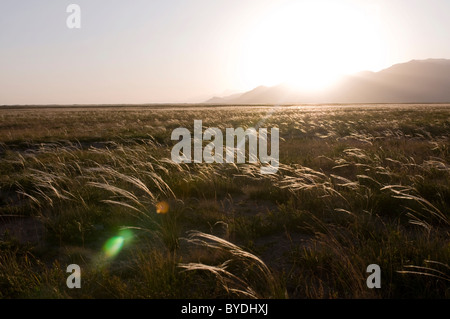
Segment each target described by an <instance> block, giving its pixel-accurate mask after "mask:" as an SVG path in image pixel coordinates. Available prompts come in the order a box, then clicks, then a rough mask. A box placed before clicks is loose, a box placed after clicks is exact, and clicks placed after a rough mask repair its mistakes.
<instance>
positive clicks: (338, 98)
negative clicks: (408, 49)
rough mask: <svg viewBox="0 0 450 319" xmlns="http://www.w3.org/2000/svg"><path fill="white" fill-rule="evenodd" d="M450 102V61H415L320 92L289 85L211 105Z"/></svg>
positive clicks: (260, 89) (225, 98)
mask: <svg viewBox="0 0 450 319" xmlns="http://www.w3.org/2000/svg"><path fill="white" fill-rule="evenodd" d="M445 102H450V60H448V59H427V60H412V61H409V62H406V63H400V64H395V65H393V66H391V67H389V68H387V69H384V70H381V71H379V72H370V71H364V72H360V73H356V74H353V75H347V76H345V77H343V78H342V79H341V80H340V81H338V82H337V83H335V84H334V85H332V86H330V87H328V88H326V89H323V90H320V91H315V92H312V91H307V90H294V89H292V88H290V87H289V86H288V85H285V84H280V85H276V86H271V87H267V86H259V87H257V88H255V89H253V90H251V91H248V92H244V93H237V94H233V95H228V96H223V97H213V98H211V99H209V100H207V101H206V102H205V103H208V104H291V103H445Z"/></svg>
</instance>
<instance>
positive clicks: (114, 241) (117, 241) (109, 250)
mask: <svg viewBox="0 0 450 319" xmlns="http://www.w3.org/2000/svg"><path fill="white" fill-rule="evenodd" d="M132 238H133V233H132V232H131V230H129V229H126V228H125V229H121V230H120V232H119V235H118V236H114V237H112V238H110V239H108V241H107V242H106V243H105V245H104V246H103V251H104V252H105V255H106V257H108V258H112V257H115V256H116V255H117V254H118V253H119V252H120V251H121V250H122V248H123V247H124V245H125V244H127V243H129V242H130V241H131V239H132Z"/></svg>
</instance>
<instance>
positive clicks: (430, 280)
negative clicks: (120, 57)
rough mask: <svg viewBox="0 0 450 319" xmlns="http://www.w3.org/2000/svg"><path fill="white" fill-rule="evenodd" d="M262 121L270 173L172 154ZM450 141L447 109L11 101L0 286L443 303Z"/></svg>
mask: <svg viewBox="0 0 450 319" xmlns="http://www.w3.org/2000/svg"><path fill="white" fill-rule="evenodd" d="M262 119H264V122H263V125H262V126H263V127H268V128H270V127H278V128H279V130H280V137H281V141H280V163H281V164H280V169H279V171H278V173H277V174H274V175H261V174H260V170H259V166H258V165H253V164H237V165H235V164H176V163H174V162H172V161H171V160H170V151H171V148H172V146H173V145H174V142H173V141H171V140H170V137H171V132H172V130H173V129H175V128H177V127H186V128H188V129H190V130H191V131H192V130H193V122H194V120H202V121H203V125H204V126H205V127H218V128H220V129H221V130H222V131H224V130H225V128H227V127H244V128H248V127H252V126H254V125H256V124H257V123H260V121H261V120H262ZM449 148H450V106H448V105H443V104H439V105H339V106H338V105H335V106H324V105H320V106H286V107H272V106H251V107H250V106H236V107H205V106H191V107H188V106H184V107H180V106H173V107H170V106H166V107H151V106H149V107H145V106H142V107H140V106H139V107H138V106H135V107H131V106H127V107H113V106H109V107H64V108H58V107H52V108H48V107H47V108H46V107H22V108H17V109H15V108H13V107H10V108H8V107H3V108H1V109H0V173H1V174H0V297H1V298H449V297H450V266H449V263H450V262H449V261H450V236H449V235H450V151H449ZM164 203H167V205H168V211H167V212H165V207H164V205H165V204H164ZM124 229H126V230H127V232H126V234H127V235H123V234H124ZM111 238H113V240H114V238H115V239H117V238H119V239H120V241H121V244H123V247H116V248H117V251H114V252H112V251H111V249H109V250H108V249H105V244H106V243H107V242H110V241H111ZM118 248H121V250H120V251H119V249H118ZM114 253H117V254H115V255H114ZM72 263H76V264H78V265H80V267H81V269H82V277H81V278H82V288H81V289H68V288H67V286H66V278H67V276H68V275H69V274H68V273H66V267H67V266H68V265H69V264H72ZM369 264H378V265H380V267H381V288H380V289H368V288H367V286H366V278H367V276H368V275H369V274H368V273H366V267H367V266H368V265H369Z"/></svg>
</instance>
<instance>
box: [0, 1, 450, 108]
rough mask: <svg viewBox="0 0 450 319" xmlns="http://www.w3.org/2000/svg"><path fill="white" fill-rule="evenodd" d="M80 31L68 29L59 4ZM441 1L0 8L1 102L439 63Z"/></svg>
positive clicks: (192, 94)
mask: <svg viewBox="0 0 450 319" xmlns="http://www.w3.org/2000/svg"><path fill="white" fill-rule="evenodd" d="M72 3H73V4H78V5H79V7H80V8H81V15H80V17H81V28H79V29H76V28H75V29H70V28H68V26H67V19H68V18H69V16H70V15H71V13H67V12H66V9H67V7H68V6H69V5H70V4H72ZM449 12H450V1H448V0H428V1H425V0H379V1H377V0H366V1H356V0H342V1H341V0H277V1H275V0H165V1H162V0H152V1H150V0H132V1H125V0H71V1H64V0H58V1H55V0H27V1H17V0H0V105H5V104H9V105H16V104H119V103H127V104H139V103H183V102H188V103H192V102H201V101H204V100H206V99H208V98H210V97H212V96H220V95H226V94H230V93H233V92H242V91H246V90H250V89H253V88H255V87H257V86H259V85H276V84H279V83H289V84H291V85H293V86H298V87H304V88H310V89H315V88H320V87H323V86H326V85H328V84H330V83H332V82H333V81H335V80H336V79H337V78H338V77H339V76H341V75H343V74H350V73H355V72H358V71H364V70H369V71H379V70H382V69H384V68H387V67H389V66H391V65H393V64H396V63H403V62H407V61H410V60H412V59H427V58H450V32H449V30H450V19H449Z"/></svg>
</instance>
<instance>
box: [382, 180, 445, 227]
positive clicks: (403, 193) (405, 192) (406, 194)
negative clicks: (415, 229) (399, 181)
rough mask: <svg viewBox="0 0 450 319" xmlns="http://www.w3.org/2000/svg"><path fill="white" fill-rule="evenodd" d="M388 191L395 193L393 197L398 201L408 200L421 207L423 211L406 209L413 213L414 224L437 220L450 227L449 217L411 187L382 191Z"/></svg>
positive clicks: (398, 186)
mask: <svg viewBox="0 0 450 319" xmlns="http://www.w3.org/2000/svg"><path fill="white" fill-rule="evenodd" d="M385 189H388V190H390V191H391V192H393V193H394V195H393V196H392V197H394V198H398V199H406V200H410V201H413V202H415V203H417V204H419V206H420V207H421V211H418V210H416V209H413V208H411V207H406V209H407V210H409V211H410V212H411V213H410V214H409V215H408V216H410V217H412V218H413V221H414V222H413V223H416V224H417V221H420V220H421V218H420V217H422V218H430V217H431V218H432V219H433V218H434V219H435V220H437V221H439V222H441V223H443V224H445V225H450V220H449V217H448V216H446V215H445V214H444V213H443V212H441V211H440V210H439V209H438V208H437V207H436V206H434V205H433V204H432V203H430V202H429V201H428V200H426V199H425V198H423V197H422V196H420V195H419V194H418V192H417V190H416V189H415V188H413V187H411V186H403V185H388V186H385V187H383V188H381V190H385ZM424 222H425V221H424ZM425 223H426V222H425Z"/></svg>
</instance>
